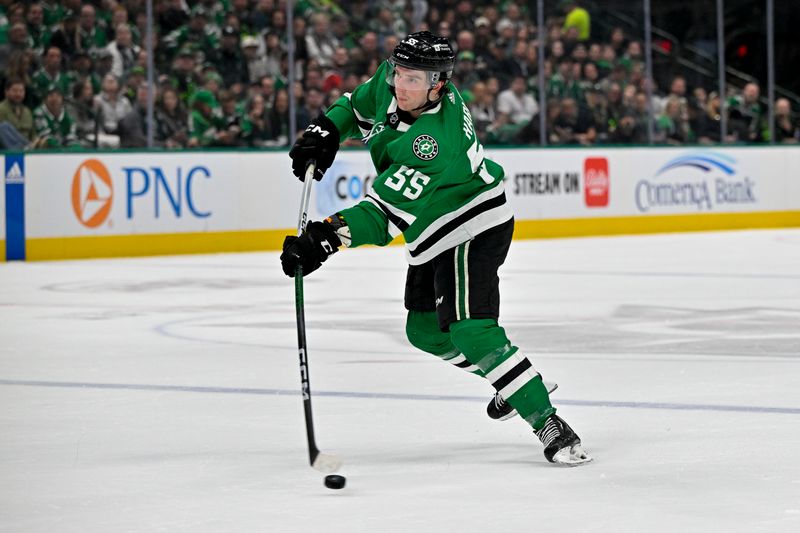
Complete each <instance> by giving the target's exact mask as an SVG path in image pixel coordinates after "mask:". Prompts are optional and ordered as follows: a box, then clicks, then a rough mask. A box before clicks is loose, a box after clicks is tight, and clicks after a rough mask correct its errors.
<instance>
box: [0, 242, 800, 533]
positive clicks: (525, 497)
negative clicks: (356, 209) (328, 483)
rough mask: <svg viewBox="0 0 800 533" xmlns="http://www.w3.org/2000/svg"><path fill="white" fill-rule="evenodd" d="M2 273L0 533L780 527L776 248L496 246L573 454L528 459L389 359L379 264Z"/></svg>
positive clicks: (390, 304)
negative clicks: (578, 462) (337, 479)
mask: <svg viewBox="0 0 800 533" xmlns="http://www.w3.org/2000/svg"><path fill="white" fill-rule="evenodd" d="M277 261H278V257H277V254H275V253H263V254H240V255H212V256H184V257H160V258H146V259H122V260H97V261H73V262H46V263H12V264H0V531H3V532H6V531H7V532H14V533H16V532H80V533H87V532H89V533H94V532H104V533H105V532H127V531H137V532H138V531H167V532H173V531H178V532H229V531H230V532H251V531H252V532H318V531H320V532H322V531H324V532H339V531H341V532H376V533H377V532H386V531H388V532H406V531H408V532H411V531H414V532H428V531H430V532H443V531H452V532H457V533H466V532H495V531H498V532H509V533H515V532H542V533H544V532H548V533H549V532H553V533H561V532H580V533H585V532H592V531H598V532H637V533H639V532H647V533H649V532H674V531H681V532H695V531H697V532H700V531H702V532H716V531H724V532H759V531H764V532H797V531H800V231H793V230H784V231H751V232H728V233H701V234H688V235H663V236H642V237H620V238H591V239H572V240H549V241H528V242H515V243H514V245H513V246H512V251H511V254H510V256H509V259H508V262H507V263H506V265H505V266H504V267H503V269H502V270H501V278H502V286H501V290H502V315H501V322H502V324H503V325H505V327H506V329H507V331H508V334H509V336H510V338H511V339H512V341H513V342H514V343H515V344H517V345H519V346H520V347H521V348H522V349H523V350H524V351H525V352H526V353H528V354H529V356H530V357H531V358H532V360H533V362H534V366H535V367H536V368H537V369H538V370H539V371H540V372H542V373H543V374H544V375H545V376H546V377H547V378H549V379H553V380H555V381H557V382H558V383H559V384H560V388H559V390H558V391H557V392H556V393H554V395H553V401H554V403H555V404H556V406H557V407H559V412H560V413H561V414H562V416H563V417H564V418H565V419H566V420H567V421H568V422H569V423H570V424H571V425H572V426H573V427H574V428H575V429H576V430H577V431H578V433H579V434H580V435H581V437H582V438H583V441H584V444H585V447H586V448H587V449H588V450H589V451H590V452H591V453H592V454H593V455H594V457H595V462H594V463H593V464H591V465H588V466H585V467H581V468H575V469H565V468H558V467H554V466H552V465H550V464H548V463H546V462H545V460H544V458H543V456H542V453H541V445H540V444H539V443H538V440H537V439H536V438H535V437H534V435H532V433H531V431H530V430H529V428H527V427H526V425H525V424H524V423H522V422H521V421H520V420H519V418H515V419H512V420H510V421H507V422H500V423H498V422H492V421H491V420H489V419H488V418H487V417H486V415H485V414H484V407H485V403H486V401H487V400H488V399H489V397H490V395H491V389H490V386H489V385H488V383H486V382H484V381H483V380H481V379H479V378H476V377H474V376H471V375H468V374H466V373H463V372H461V371H460V370H458V369H455V368H453V367H451V366H450V365H448V364H447V363H444V362H441V361H439V360H437V359H436V358H434V357H432V356H429V355H426V354H423V353H419V352H417V351H415V349H414V348H412V347H410V346H409V345H408V344H407V342H406V341H405V338H404V316H405V311H404V309H403V304H402V297H403V283H404V279H405V278H404V275H405V265H404V260H403V254H402V250H401V248H399V247H393V248H388V249H377V248H373V249H359V250H348V251H345V252H342V253H340V254H338V255H336V256H335V257H333V258H331V260H330V261H329V262H328V263H326V264H325V265H324V267H323V268H322V269H321V270H320V271H319V272H317V273H315V274H313V275H312V276H310V277H309V278H307V280H306V287H305V288H306V314H307V327H308V344H309V361H310V369H311V385H312V390H313V393H314V396H313V398H314V415H315V418H316V420H315V422H316V429H317V440H318V443H319V445H320V448H321V449H322V450H323V451H325V452H328V453H335V454H337V455H341V456H342V457H343V458H344V460H345V466H344V468H343V470H342V474H344V475H346V476H347V479H348V481H347V483H348V484H347V487H346V488H345V489H344V490H341V491H332V490H329V489H326V488H324V487H323V484H322V477H323V476H322V475H321V474H319V473H318V472H316V471H314V470H312V469H311V468H310V467H309V466H308V462H307V455H306V453H307V452H306V443H305V429H304V424H303V411H302V402H301V398H300V395H299V371H298V362H297V350H296V330H295V322H294V303H293V302H294V300H293V297H294V293H293V286H292V283H291V281H290V280H288V279H287V278H284V277H283V275H282V274H281V273H280V269H279V267H278V263H277Z"/></svg>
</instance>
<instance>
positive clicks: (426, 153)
mask: <svg viewBox="0 0 800 533" xmlns="http://www.w3.org/2000/svg"><path fill="white" fill-rule="evenodd" d="M438 153H439V145H438V144H437V143H436V139H434V138H433V137H431V136H430V135H420V136H419V137H417V138H416V139H414V155H415V156H417V157H419V158H420V159H422V160H423V161H430V160H431V159H433V158H434V157H436V155H437V154H438Z"/></svg>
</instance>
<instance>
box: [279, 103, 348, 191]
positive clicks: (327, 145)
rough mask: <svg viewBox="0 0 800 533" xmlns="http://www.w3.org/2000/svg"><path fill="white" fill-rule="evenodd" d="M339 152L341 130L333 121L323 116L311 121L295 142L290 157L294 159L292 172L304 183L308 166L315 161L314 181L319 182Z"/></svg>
mask: <svg viewBox="0 0 800 533" xmlns="http://www.w3.org/2000/svg"><path fill="white" fill-rule="evenodd" d="M338 150H339V130H338V129H337V128H336V124H334V123H333V121H332V120H331V119H329V118H328V117H326V116H325V115H324V114H322V115H320V116H318V117H317V118H315V119H314V120H312V121H311V124H309V125H308V127H307V128H306V131H305V132H303V136H302V137H300V138H299V139H297V140H296V141H295V143H294V146H292V149H291V150H290V151H289V157H291V158H292V172H293V173H294V175H295V176H297V177H298V178H300V181H303V180H304V179H305V172H306V166H308V162H309V161H310V160H311V159H313V160H315V161H316V164H317V166H316V171H315V172H314V179H315V180H317V181H319V180H321V179H322V176H323V174H325V171H326V170H328V169H329V168H330V166H331V165H332V164H333V160H334V158H335V157H336V152H337V151H338Z"/></svg>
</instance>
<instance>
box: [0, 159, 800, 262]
mask: <svg viewBox="0 0 800 533" xmlns="http://www.w3.org/2000/svg"><path fill="white" fill-rule="evenodd" d="M485 156H486V157H488V158H491V159H494V160H495V161H497V162H498V163H500V164H501V165H503V167H504V168H505V171H506V178H505V187H506V196H507V199H508V201H509V203H510V204H511V205H512V207H513V209H514V211H515V216H516V220H517V226H516V231H515V238H545V237H569V236H585V235H609V234H633V233H656V232H670V231H698V230H722V229H739V228H774V227H798V226H800V180H797V179H792V175H793V172H794V173H796V169H798V168H800V148H798V147H741V148H713V149H705V148H619V149H610V148H591V149H590V148H574V149H573V148H555V149H543V150H540V149H522V148H513V149H488V150H486V151H485ZM24 168H25V173H24V174H25V175H24V213H25V224H24V229H25V235H24V242H25V249H26V258H27V259H28V260H41V259H67V258H88V257H113V256H136V255H158V254H178V253H211V252H230V251H255V250H277V249H280V246H281V244H282V242H283V237H284V235H286V234H289V233H291V232H292V230H291V228H292V226H293V225H294V224H296V221H295V218H296V216H297V206H298V205H299V197H300V192H301V185H300V182H299V181H298V180H296V179H294V178H293V177H292V176H291V164H290V160H289V158H288V157H287V155H286V153H284V152H257V151H244V152H199V151H182V152H125V153H64V154H61V153H45V154H39V153H28V154H24ZM7 174H8V169H7ZM12 178H14V176H12ZM375 178H376V174H375V170H374V168H373V166H372V163H371V161H370V159H369V153H368V152H367V151H366V150H342V151H340V153H339V156H338V157H337V160H336V162H335V163H334V165H333V166H332V167H331V168H330V169H329V170H328V172H327V173H326V175H325V178H324V179H323V180H322V181H321V182H320V183H318V184H316V185H315V188H314V192H313V199H312V205H311V209H310V217H311V218H312V219H318V218H321V217H324V216H327V215H329V214H331V213H334V212H336V211H338V210H340V209H343V208H345V207H348V206H351V205H353V204H354V203H357V202H359V201H361V200H362V199H363V198H364V196H365V195H366V193H367V192H368V191H369V188H370V184H371V183H372V181H374V179H375ZM476 179H479V178H476ZM12 181H13V179H12ZM6 182H7V183H8V176H7V177H6ZM0 205H2V206H3V216H2V217H0V218H2V219H3V220H2V221H0V228H2V230H3V231H2V232H1V233H0V235H1V236H5V227H6V226H7V224H6V221H5V214H6V209H5V197H3V198H2V201H0ZM3 242H5V241H3ZM3 251H4V252H5V250H3ZM5 255H6V254H5V253H3V257H5Z"/></svg>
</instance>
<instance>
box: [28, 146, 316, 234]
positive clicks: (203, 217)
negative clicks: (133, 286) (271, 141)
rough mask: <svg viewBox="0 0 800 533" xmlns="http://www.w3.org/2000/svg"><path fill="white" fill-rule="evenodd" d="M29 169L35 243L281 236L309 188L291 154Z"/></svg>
mask: <svg viewBox="0 0 800 533" xmlns="http://www.w3.org/2000/svg"><path fill="white" fill-rule="evenodd" d="M26 161H27V165H28V166H27V175H28V176H29V180H28V182H27V184H26V187H27V191H26V210H27V216H26V219H27V234H28V237H29V238H31V237H32V238H37V237H62V236H89V235H133V234H152V233H182V232H206V231H209V232H210V231H234V230H248V229H263V228H281V227H290V226H291V225H292V224H293V222H292V221H293V220H294V219H295V218H297V204H299V196H300V190H301V187H300V184H299V181H297V180H296V179H294V178H292V177H291V167H290V161H289V158H288V157H287V156H286V154H278V153H274V152H271V153H256V152H251V153H201V152H198V153H191V152H183V153H174V154H173V153H150V154H144V153H142V154H119V155H114V154H81V155H60V154H44V155H32V156H29V157H28V158H26ZM290 178H292V179H290Z"/></svg>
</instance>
